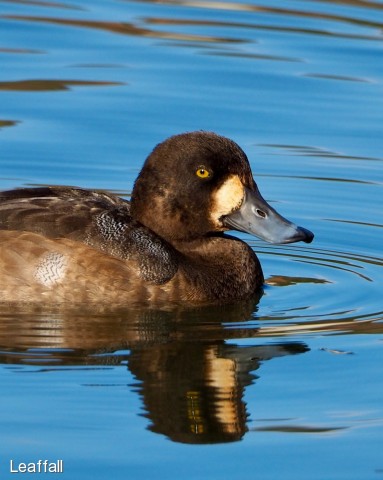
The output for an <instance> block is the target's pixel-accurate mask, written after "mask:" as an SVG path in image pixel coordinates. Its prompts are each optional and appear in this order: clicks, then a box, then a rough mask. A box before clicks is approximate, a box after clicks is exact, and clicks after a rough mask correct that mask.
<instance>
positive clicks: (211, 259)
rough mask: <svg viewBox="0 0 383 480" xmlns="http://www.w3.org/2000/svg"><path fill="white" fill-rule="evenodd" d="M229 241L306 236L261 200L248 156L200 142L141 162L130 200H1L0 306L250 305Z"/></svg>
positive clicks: (247, 279) (247, 258)
mask: <svg viewBox="0 0 383 480" xmlns="http://www.w3.org/2000/svg"><path fill="white" fill-rule="evenodd" d="M229 230H236V231H239V232H245V233H248V234H251V235H255V236H257V237H259V238H261V239H263V240H265V241H267V242H270V243H275V244H287V243H293V242H298V241H303V242H306V243H310V242H311V241H312V240H313V238H314V234H313V233H312V232H311V231H309V230H307V229H306V228H303V227H300V226H297V225H296V224H294V223H292V222H290V221H289V220H287V219H286V218H284V217H282V216H281V215H280V214H279V213H277V211H276V210H275V209H274V208H273V207H271V206H270V205H269V204H268V203H267V202H266V201H265V200H264V198H263V197H262V196H261V193H260V191H259V189H258V186H257V184H256V182H255V180H254V178H253V174H252V171H251V168H250V164H249V161H248V158H247V156H246V154H245V152H244V151H243V150H242V148H241V147H240V146H239V145H238V144H237V143H236V142H234V141H233V140H231V139H229V138H227V137H224V136H221V135H218V134H216V133H214V132H208V131H194V132H187V133H181V134H177V135H173V136H171V137H170V138H167V139H166V140H165V141H163V142H162V143H159V144H158V145H157V146H156V147H155V148H154V149H153V151H152V152H151V153H150V154H149V156H148V157H147V159H146V161H145V162H144V164H143V167H142V169H141V171H140V173H139V175H138V177H137V179H136V181H135V182H134V186H133V190H132V193H131V197H130V200H127V199H125V198H122V197H119V196H117V195H115V194H112V193H109V192H107V191H98V190H97V191H92V190H88V189H84V188H80V187H70V186H43V187H33V188H32V187H31V188H29V187H26V188H16V189H13V190H8V191H3V192H1V193H0V245H1V250H0V302H2V303H14V302H16V303H32V304H39V305H43V304H46V305H47V304H62V305H74V304H75V305H77V304H84V305H93V304H106V305H115V306H133V305H144V304H145V305H158V304H168V303H169V304H170V303H172V302H174V303H181V304H183V303H185V304H196V303H197V304H200V303H201V304H202V303H228V302H236V301H240V300H243V299H249V298H251V297H252V296H254V295H255V294H256V292H258V291H259V289H261V288H262V286H263V283H264V276H263V272H262V267H261V264H260V262H259V260H258V257H257V255H256V254H255V252H254V250H253V249H252V248H251V247H250V246H249V245H248V244H247V243H246V242H245V241H244V240H242V239H240V238H238V236H233V235H230V234H228V233H227V232H228V231H229Z"/></svg>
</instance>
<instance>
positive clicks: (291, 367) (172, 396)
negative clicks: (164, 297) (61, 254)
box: [0, 0, 383, 480]
mask: <svg viewBox="0 0 383 480" xmlns="http://www.w3.org/2000/svg"><path fill="white" fill-rule="evenodd" d="M382 32H383V3H382V2H378V1H375V2H374V1H372V2H362V1H361V2H358V1H352V2H351V1H349V2H348V1H347V0H345V1H338V2H330V1H309V0H301V1H289V0H286V1H281V0H279V1H270V2H264V3H260V2H257V1H249V2H247V3H240V2H215V1H214V2H203V1H198V0H185V1H177V2H171V1H163V2H150V1H141V2H132V1H117V0H114V1H113V0H111V1H109V2H101V1H91V2H90V1H81V0H73V1H66V0H62V1H60V2H28V1H26V2H23V3H22V2H20V3H19V2H16V1H3V2H0V65H1V68H0V167H1V169H0V189H9V188H15V187H20V186H25V185H41V184H64V185H68V184H70V185H79V186H83V187H88V188H96V189H108V190H111V191H113V192H117V193H119V194H121V195H124V196H129V193H130V191H131V189H132V185H133V182H134V179H135V178H136V176H137V173H138V172H139V170H140V167H141V165H142V162H143V160H144V159H145V157H146V156H147V155H148V153H149V152H150V151H151V149H152V148H153V147H154V145H155V144H157V143H158V142H160V141H162V140H163V139H165V138H166V137H168V136H170V135H172V134H175V133H180V132H183V131H190V130H196V129H205V130H213V131H216V132H217V133H220V134H222V135H226V136H228V137H230V138H233V139H234V140H235V141H237V142H238V143H239V144H240V145H241V146H242V148H243V149H244V150H245V151H246V153H247V154H248V157H249V160H250V163H251V166H252V169H253V172H254V175H255V177H256V180H257V182H258V185H259V187H260V190H261V192H262V194H263V196H264V197H265V198H267V199H268V200H269V201H270V202H271V203H272V204H273V205H274V206H275V207H276V208H277V209H278V210H279V211H280V212H281V213H282V214H283V215H284V216H286V217H288V218H290V219H291V220H293V221H295V222H297V223H299V224H300V225H303V226H305V227H307V228H309V229H310V230H313V231H314V232H315V234H316V237H315V241H314V242H313V243H312V244H310V245H301V244H297V245H291V246H270V245H267V244H265V243H263V242H261V241H259V240H256V239H254V238H253V237H250V236H246V235H240V236H241V237H242V238H244V239H246V241H248V242H249V244H250V245H251V246H252V247H253V248H254V249H255V251H256V252H257V254H258V256H259V258H260V261H261V263H262V266H263V269H264V272H265V277H266V286H265V290H264V294H263V296H262V297H261V298H260V299H259V302H256V301H255V302H254V303H251V304H239V305H233V306H231V307H230V308H220V307H217V308H208V309H198V310H185V309H182V308H180V309H177V310H174V309H171V308H169V309H168V310H163V311H139V310H135V311H132V310H126V311H118V312H109V313H108V312H104V313H103V312H99V313H97V314H95V313H92V312H86V311H84V312H78V311H77V312H57V311H56V312H52V311H45V310H44V309H42V310H39V309H36V310H28V311H22V310H20V311H15V310H14V309H13V308H9V307H8V308H7V307H6V306H3V307H1V309H0V385H1V396H0V427H1V428H0V477H1V478H4V479H8V478H14V474H12V473H10V468H9V464H10V460H13V461H14V464H18V463H20V462H26V463H28V462H37V461H38V460H39V459H42V460H44V459H48V460H50V461H56V460H57V459H62V460H63V462H64V473H62V474H60V475H58V477H59V478H63V479H75V478H84V479H86V478H89V479H92V480H95V479H103V478H115V479H120V478H121V479H122V478H124V479H125V478H134V479H136V478H137V479H145V480H146V479H149V478H153V477H156V478H164V479H165V478H166V479H167V480H171V479H173V478H174V479H178V478H181V477H183V478H186V479H194V478H196V479H197V478H198V479H207V480H212V479H216V478H232V479H238V480H246V479H255V478H260V479H270V480H271V479H272V480H275V479H279V478H283V479H284V480H285V479H294V480H299V479H302V480H303V479H304V480H306V479H318V480H319V479H320V480H323V479H328V480H337V479H347V480H350V479H351V480H353V479H355V480H360V479H379V478H381V477H382V475H383V457H382V453H381V452H382V447H383V434H382V432H383V429H382V426H383V407H382V405H383V401H382V400H383V389H382V385H383V369H382V367H381V358H382V347H383V343H382V341H383V326H382V320H383V314H382V312H383V302H382V293H381V292H382V284H383V268H382V266H383V256H382V226H383V209H382V198H383V196H382V185H383V168H382V167H383V156H382V151H383V135H382V132H383V114H382V112H383V96H382V93H383V89H382V85H383V61H382V56H383V33H382ZM41 475H42V476H43V477H44V475H45V474H44V475H43V474H41ZM41 475H40V476H41ZM36 477H37V478H39V475H38V474H36ZM44 478H48V477H46V476H45V477H44Z"/></svg>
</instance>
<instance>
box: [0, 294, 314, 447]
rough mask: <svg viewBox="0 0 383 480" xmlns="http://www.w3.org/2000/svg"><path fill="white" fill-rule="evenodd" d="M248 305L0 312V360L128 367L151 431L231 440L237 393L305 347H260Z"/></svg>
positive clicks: (238, 418) (239, 417)
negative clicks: (275, 361)
mask: <svg viewBox="0 0 383 480" xmlns="http://www.w3.org/2000/svg"><path fill="white" fill-rule="evenodd" d="M255 308H256V307H255V305H254V303H252V302H249V303H241V304H238V305H231V306H221V307H205V308H199V309H187V310H185V309H181V308H180V309H172V310H162V311H148V310H146V311H145V310H130V311H126V312H114V313H112V314H106V313H97V314H93V315H90V314H89V312H76V313H75V312H53V313H49V314H48V313H46V312H45V313H44V312H25V311H24V312H13V313H12V314H11V313H9V312H6V311H5V310H4V309H3V310H1V309H0V350H1V352H0V362H1V363H13V364H15V363H19V364H23V365H25V364H33V365H34V366H36V365H41V366H42V369H43V370H44V371H45V370H47V369H52V368H57V365H66V366H67V367H68V366H69V367H71V366H73V367H75V366H77V365H88V366H94V365H105V366H110V365H113V364H115V365H121V364H126V365H127V366H128V368H129V370H130V371H131V372H132V374H133V375H134V376H135V378H136V379H137V381H138V382H136V383H135V384H134V386H131V388H133V390H134V391H137V392H138V394H139V395H140V396H141V398H142V401H143V404H144V409H145V412H146V413H145V416H146V417H147V418H148V419H149V421H150V426H149V429H150V430H151V431H153V432H156V433H160V434H163V435H165V436H167V437H168V438H170V439H171V440H173V441H177V442H184V443H218V442H232V441H237V440H240V439H241V438H242V437H243V435H244V434H245V432H246V431H247V425H246V424H247V418H248V413H247V411H246V404H245V402H244V400H243V397H244V391H245V388H246V387H247V386H248V385H250V384H251V383H252V382H253V381H254V379H256V378H257V376H256V375H255V374H254V373H252V372H254V371H255V370H258V369H259V367H260V365H261V364H262V362H263V361H266V360H270V359H272V358H275V357H281V356H284V355H294V354H297V353H303V352H305V351H307V350H308V348H307V347H306V346H305V345H304V344H301V343H297V342H283V343H267V342H266V341H265V340H264V339H263V340H262V342H263V343H260V341H259V340H260V339H258V338H257V337H258V333H259V331H258V326H257V323H256V321H255V319H254V313H253V312H254V311H255ZM241 339H249V341H248V342H244V341H243V340H241ZM250 339H251V341H250ZM52 366H54V367H52Z"/></svg>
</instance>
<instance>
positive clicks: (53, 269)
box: [35, 252, 68, 287]
mask: <svg viewBox="0 0 383 480" xmlns="http://www.w3.org/2000/svg"><path fill="white" fill-rule="evenodd" d="M67 266H68V259H67V257H66V256H65V255H63V254H62V253H59V252H49V253H47V254H45V255H43V256H42V257H41V259H40V262H39V264H38V265H37V267H36V270H35V278H36V280H37V281H38V282H39V283H41V284H42V285H44V286H45V287H52V286H53V285H57V284H58V283H60V282H62V280H63V279H64V277H65V273H66V270H67Z"/></svg>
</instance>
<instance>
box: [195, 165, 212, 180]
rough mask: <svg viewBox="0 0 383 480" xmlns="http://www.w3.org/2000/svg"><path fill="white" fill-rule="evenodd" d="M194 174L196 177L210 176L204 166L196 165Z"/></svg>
mask: <svg viewBox="0 0 383 480" xmlns="http://www.w3.org/2000/svg"><path fill="white" fill-rule="evenodd" d="M195 174H196V175H197V177H199V178H207V177H209V176H210V172H209V170H206V168H205V167H198V168H197V170H196V172H195Z"/></svg>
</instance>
